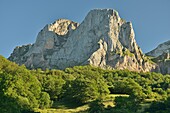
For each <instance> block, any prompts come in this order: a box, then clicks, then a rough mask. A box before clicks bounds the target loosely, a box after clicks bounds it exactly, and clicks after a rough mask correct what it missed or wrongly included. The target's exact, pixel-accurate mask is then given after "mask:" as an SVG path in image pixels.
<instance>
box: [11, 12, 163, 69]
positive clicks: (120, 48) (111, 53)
mask: <svg viewBox="0 0 170 113" xmlns="http://www.w3.org/2000/svg"><path fill="white" fill-rule="evenodd" d="M9 60H11V61H14V62H16V63H18V64H20V65H21V64H25V65H26V67H27V68H30V69H34V68H42V69H46V68H49V69H65V68H67V67H73V66H76V65H87V64H90V65H94V66H97V67H102V68H112V69H128V70H131V71H139V72H140V71H141V72H148V71H155V72H160V70H159V68H158V65H157V64H156V63H151V62H150V61H149V59H148V57H146V56H145V55H144V54H143V52H142V50H141V49H140V47H139V46H138V44H137V42H136V40H135V33H134V30H133V26H132V23H131V22H126V21H125V20H124V19H122V18H120V16H119V14H118V12H117V11H115V10H112V9H94V10H91V11H90V12H89V13H88V14H87V16H86V17H85V19H84V20H83V22H82V23H81V24H79V23H76V22H73V21H71V20H67V19H58V20H57V21H55V22H54V23H53V24H48V25H46V26H45V27H44V28H43V29H42V30H41V31H40V32H39V33H38V36H37V39H36V42H35V43H34V44H33V45H26V46H23V47H19V48H15V49H14V52H13V53H12V54H11V56H10V57H9Z"/></svg>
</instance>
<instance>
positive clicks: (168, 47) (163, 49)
mask: <svg viewBox="0 0 170 113" xmlns="http://www.w3.org/2000/svg"><path fill="white" fill-rule="evenodd" d="M163 53H170V40H169V41H167V42H164V43H162V44H159V45H158V47H156V48H155V49H154V50H152V51H150V52H148V53H146V55H149V56H153V57H158V56H159V55H162V54H163Z"/></svg>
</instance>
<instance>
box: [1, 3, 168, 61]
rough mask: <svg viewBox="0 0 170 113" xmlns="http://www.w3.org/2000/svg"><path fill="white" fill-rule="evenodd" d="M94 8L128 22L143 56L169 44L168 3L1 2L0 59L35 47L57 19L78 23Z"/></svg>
mask: <svg viewBox="0 0 170 113" xmlns="http://www.w3.org/2000/svg"><path fill="white" fill-rule="evenodd" d="M96 8H97V9H98V8H102V9H103V8H111V9H115V10H117V11H118V12H119V15H120V16H121V18H123V19H125V20H126V21H131V22H132V24H133V28H134V31H135V36H136V37H135V38H136V41H137V43H138V45H139V46H140V47H141V49H142V51H143V52H144V53H146V52H148V51H150V50H152V49H154V48H155V47H156V46H157V45H158V44H160V43H162V42H165V41H168V40H170V0H0V55H2V56H4V57H6V58H7V57H9V55H10V54H11V53H12V51H13V49H14V48H15V47H16V46H21V45H25V44H30V43H34V42H35V40H36V36H37V34H38V32H39V31H40V30H41V29H42V28H43V27H44V26H45V25H46V24H50V23H53V22H54V21H55V20H57V19H60V18H66V19H69V20H72V21H75V22H78V23H81V22H82V21H83V20H84V18H85V16H86V15H87V13H88V12H89V11H90V10H92V9H96Z"/></svg>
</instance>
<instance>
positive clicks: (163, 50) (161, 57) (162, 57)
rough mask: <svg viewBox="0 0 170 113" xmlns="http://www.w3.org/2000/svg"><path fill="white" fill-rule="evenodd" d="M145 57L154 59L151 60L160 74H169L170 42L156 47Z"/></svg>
mask: <svg viewBox="0 0 170 113" xmlns="http://www.w3.org/2000/svg"><path fill="white" fill-rule="evenodd" d="M146 55H148V56H152V57H154V58H152V59H153V61H154V62H155V63H157V65H158V68H159V70H160V71H159V72H160V73H162V74H170V40H169V41H167V42H164V43H162V44H160V45H158V47H157V48H155V49H154V50H152V51H150V52H148V53H146Z"/></svg>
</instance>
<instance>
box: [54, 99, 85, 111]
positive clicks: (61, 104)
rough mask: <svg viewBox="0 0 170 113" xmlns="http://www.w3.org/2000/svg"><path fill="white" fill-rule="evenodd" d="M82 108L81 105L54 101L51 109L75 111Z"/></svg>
mask: <svg viewBox="0 0 170 113" xmlns="http://www.w3.org/2000/svg"><path fill="white" fill-rule="evenodd" d="M80 106H83V104H79V103H75V102H73V101H63V100H60V101H54V102H53V105H52V108H55V109H75V108H77V107H80Z"/></svg>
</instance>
